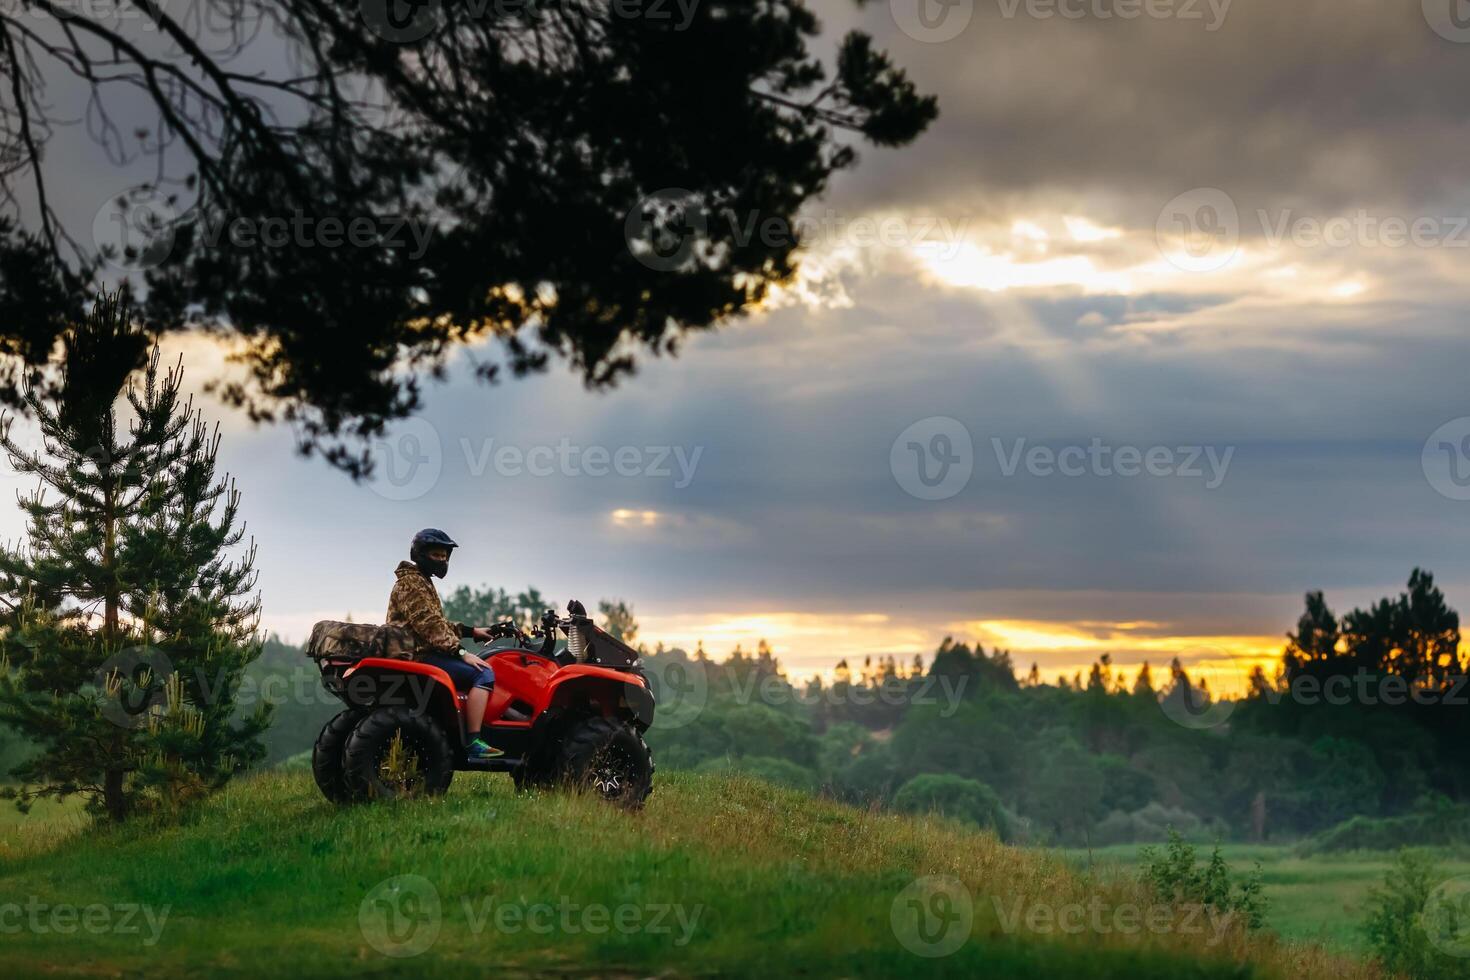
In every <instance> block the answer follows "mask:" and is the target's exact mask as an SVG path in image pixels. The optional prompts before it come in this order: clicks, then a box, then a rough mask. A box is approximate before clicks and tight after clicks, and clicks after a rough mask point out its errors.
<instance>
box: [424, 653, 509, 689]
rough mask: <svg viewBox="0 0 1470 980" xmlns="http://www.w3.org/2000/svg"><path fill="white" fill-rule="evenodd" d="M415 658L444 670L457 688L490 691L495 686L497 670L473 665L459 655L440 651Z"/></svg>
mask: <svg viewBox="0 0 1470 980" xmlns="http://www.w3.org/2000/svg"><path fill="white" fill-rule="evenodd" d="M414 659H416V660H419V661H422V662H423V663H426V664H432V665H433V666H435V667H438V668H439V669H440V670H442V671H444V673H446V674H448V675H449V679H450V680H451V681H453V682H454V687H455V689H456V690H459V691H468V690H470V689H471V688H475V687H483V688H484V689H485V690H487V691H488V690H490V689H491V688H492V687H494V686H495V671H494V670H492V669H491V668H489V667H471V666H470V665H469V664H467V663H465V662H464V661H463V660H461V659H459V658H458V657H446V656H444V655H442V654H438V653H428V654H420V655H419V656H418V657H416V658H414Z"/></svg>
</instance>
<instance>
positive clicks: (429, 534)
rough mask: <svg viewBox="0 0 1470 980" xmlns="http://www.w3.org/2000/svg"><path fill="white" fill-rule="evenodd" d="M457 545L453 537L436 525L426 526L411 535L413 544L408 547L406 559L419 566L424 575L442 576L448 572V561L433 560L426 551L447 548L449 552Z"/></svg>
mask: <svg viewBox="0 0 1470 980" xmlns="http://www.w3.org/2000/svg"><path fill="white" fill-rule="evenodd" d="M458 547H459V545H458V544H456V543H455V541H454V539H453V538H451V537H450V536H449V535H447V534H445V533H444V532H443V531H441V530H439V529H438V528H437V527H426V528H424V529H423V530H422V531H420V532H419V533H418V534H415V535H414V536H413V544H412V545H411V546H410V547H409V549H408V559H409V561H411V562H413V563H414V564H415V565H417V566H418V567H419V571H421V572H423V573H424V574H425V575H433V576H434V577H436V578H443V577H444V576H445V575H447V574H448V573H449V562H447V561H435V560H433V559H432V558H430V557H429V556H428V555H427V554H426V552H427V551H428V550H429V549H430V548H448V549H449V550H450V551H451V552H452V551H454V549H455V548H458Z"/></svg>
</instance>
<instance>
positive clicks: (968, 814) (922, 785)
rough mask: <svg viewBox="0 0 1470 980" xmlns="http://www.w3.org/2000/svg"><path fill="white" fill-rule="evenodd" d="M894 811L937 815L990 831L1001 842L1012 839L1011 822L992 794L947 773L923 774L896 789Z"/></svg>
mask: <svg viewBox="0 0 1470 980" xmlns="http://www.w3.org/2000/svg"><path fill="white" fill-rule="evenodd" d="M893 808H894V809H895V810H900V811H902V812H904V813H938V814H940V815H942V816H946V817H950V818H952V819H955V820H960V821H963V822H965V823H970V824H974V825H976V826H978V827H985V828H987V829H989V830H993V831H995V832H996V834H998V835H999V836H1000V838H1001V839H1002V840H1009V839H1010V838H1011V836H1012V830H1013V828H1012V820H1011V817H1010V815H1009V814H1008V813H1007V812H1006V809H1005V807H1004V806H1002V805H1001V802H1000V797H998V796H996V795H995V790H993V789H991V788H990V787H989V786H986V785H985V784H984V783H982V782H980V781H978V780H975V779H965V778H964V777H962V776H952V775H949V774H948V773H924V774H922V775H919V776H915V777H914V778H913V779H910V780H909V781H908V782H906V783H904V784H903V785H902V786H900V787H899V790H898V792H897V793H896V794H894V797H893Z"/></svg>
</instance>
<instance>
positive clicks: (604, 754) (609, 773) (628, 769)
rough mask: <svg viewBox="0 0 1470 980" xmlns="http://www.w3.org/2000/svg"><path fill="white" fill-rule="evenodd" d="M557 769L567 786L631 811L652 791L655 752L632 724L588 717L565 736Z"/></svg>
mask: <svg viewBox="0 0 1470 980" xmlns="http://www.w3.org/2000/svg"><path fill="white" fill-rule="evenodd" d="M558 762H559V764H558V767H557V769H558V772H559V773H560V775H561V778H562V780H563V781H564V782H566V783H567V784H568V785H570V786H572V787H573V788H575V789H579V790H583V791H585V792H588V793H596V794H597V795H598V796H600V797H602V798H603V799H605V800H607V801H608V802H610V803H614V804H616V805H618V806H621V807H624V808H626V809H629V810H636V809H638V808H639V807H641V806H643V803H644V801H646V800H647V799H648V794H650V793H652V792H653V753H652V752H650V751H649V749H648V744H647V743H646V742H644V741H643V736H641V735H639V734H638V732H637V731H635V730H634V729H633V727H632V726H630V725H628V724H627V723H626V722H623V721H615V720H613V719H610V718H601V717H596V718H587V719H584V720H582V721H579V722H577V723H576V724H574V725H573V726H572V727H571V729H570V730H568V731H567V733H566V736H565V737H564V738H563V739H562V743H561V753H560V759H559V760H558Z"/></svg>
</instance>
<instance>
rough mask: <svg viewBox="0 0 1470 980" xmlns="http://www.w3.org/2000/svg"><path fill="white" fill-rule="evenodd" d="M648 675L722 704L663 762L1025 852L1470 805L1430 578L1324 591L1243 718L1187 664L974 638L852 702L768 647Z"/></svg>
mask: <svg viewBox="0 0 1470 980" xmlns="http://www.w3.org/2000/svg"><path fill="white" fill-rule="evenodd" d="M647 659H648V663H649V665H650V670H651V672H652V673H653V674H654V676H655V677H666V676H667V677H673V678H674V679H675V681H676V683H670V684H668V685H666V686H667V687H668V688H669V689H670V690H669V693H670V694H672V695H675V697H674V699H673V703H674V704H675V706H676V710H677V705H678V699H679V697H680V696H682V697H683V698H684V700H685V701H688V702H693V701H696V700H702V702H703V704H702V707H700V709H699V710H687V708H686V709H685V710H683V712H682V713H683V714H684V715H685V716H686V720H684V723H682V724H680V725H678V726H676V727H662V726H655V729H654V731H653V732H652V734H651V736H650V743H651V744H652V745H653V747H654V750H655V752H656V754H657V756H658V758H659V760H660V762H661V763H662V764H667V765H670V766H675V767H686V768H694V769H704V770H711V769H722V768H739V769H746V770H750V771H753V772H757V773H760V774H762V775H765V776H768V777H770V778H773V779H778V780H781V781H783V782H788V783H791V784H794V785H800V786H805V787H808V788H813V789H822V790H825V791H827V792H830V793H832V794H834V795H836V796H839V797H842V798H845V799H849V800H852V801H855V802H865V801H874V800H876V801H880V802H883V803H886V804H889V805H892V806H896V807H898V808H900V809H926V810H927V809H939V810H943V811H945V812H948V813H951V814H952V815H954V816H956V817H958V818H960V819H967V820H972V821H974V822H977V823H981V824H985V825H989V826H993V827H995V828H996V829H997V830H999V831H1000V832H1001V833H1002V834H1003V835H1004V836H1007V837H1011V838H1026V839H1031V840H1038V841H1049V842H1055V843H1064V844H1083V843H1092V844H1107V843H1117V842H1125V841H1143V840H1159V839H1162V838H1163V837H1164V836H1165V835H1166V833H1167V830H1168V828H1170V827H1173V828H1176V829H1178V830H1179V831H1180V832H1181V833H1182V834H1184V836H1185V837H1194V838H1197V839H1207V838H1213V837H1216V836H1224V837H1228V838H1231V839H1240V840H1265V839H1290V838H1297V837H1302V836H1305V835H1309V834H1313V833H1317V832H1319V831H1323V830H1326V829H1327V828H1331V827H1333V826H1335V825H1337V824H1339V823H1341V822H1343V821H1345V820H1348V819H1349V818H1352V817H1355V816H1362V817H1395V816H1406V815H1412V814H1416V813H1425V812H1434V811H1435V810H1437V809H1442V808H1443V807H1444V805H1445V802H1446V801H1447V800H1448V801H1463V800H1464V799H1465V797H1466V790H1467V785H1466V777H1467V768H1466V765H1465V763H1464V761H1463V760H1464V755H1465V753H1464V750H1463V746H1464V745H1465V744H1466V742H1465V738H1464V736H1465V735H1466V734H1467V732H1466V727H1467V722H1466V716H1467V715H1466V711H1465V710H1464V700H1465V697H1466V692H1465V691H1463V690H1462V688H1463V681H1464V664H1463V663H1462V661H1461V658H1460V654H1459V621H1458V616H1457V615H1456V614H1455V612H1454V611H1453V610H1451V609H1449V608H1448V606H1447V605H1446V604H1445V602H1444V596H1443V594H1442V593H1441V592H1440V591H1439V589H1437V588H1436V587H1435V586H1434V583H1433V578H1432V576H1430V575H1429V574H1428V573H1426V572H1422V571H1419V570H1415V571H1414V573H1413V575H1412V576H1411V577H1410V580H1409V587H1408V590H1407V591H1406V592H1405V593H1403V594H1402V595H1400V596H1398V597H1395V598H1387V599H1384V600H1382V601H1381V602H1378V603H1375V604H1374V605H1373V606H1371V607H1369V608H1368V609H1366V610H1354V611H1353V612H1352V613H1349V614H1348V615H1346V616H1344V617H1343V618H1342V619H1341V620H1340V621H1339V620H1338V619H1337V617H1336V616H1335V615H1333V614H1332V613H1331V611H1330V610H1329V609H1328V607H1327V605H1326V603H1325V601H1324V600H1323V597H1322V595H1321V594H1320V593H1312V594H1311V595H1309V596H1308V597H1307V609H1306V612H1305V613H1304V614H1303V616H1302V620H1301V622H1300V623H1299V624H1298V627H1297V630H1296V632H1294V633H1291V634H1289V636H1288V643H1287V644H1286V648H1285V650H1284V653H1283V658H1282V661H1281V664H1280V667H1279V670H1278V671H1277V672H1276V673H1275V674H1274V676H1268V675H1267V673H1266V672H1264V671H1260V670H1257V671H1256V672H1255V673H1254V675H1253V676H1252V678H1251V690H1250V693H1249V694H1248V695H1247V696H1246V697H1244V698H1242V699H1240V700H1237V701H1214V700H1212V698H1211V695H1210V693H1209V691H1208V689H1207V688H1206V686H1205V685H1204V682H1203V681H1200V680H1196V679H1191V678H1190V676H1189V674H1188V671H1187V669H1186V668H1185V667H1183V666H1181V665H1180V664H1179V663H1178V662H1177V661H1176V662H1175V663H1174V664H1172V665H1171V667H1170V669H1169V671H1168V673H1167V676H1165V677H1164V678H1163V679H1162V683H1158V684H1156V681H1155V678H1154V675H1153V671H1152V670H1151V669H1150V668H1149V667H1148V666H1147V665H1145V666H1144V667H1143V668H1142V669H1141V670H1139V671H1138V672H1137V673H1135V674H1132V675H1131V676H1125V675H1124V674H1122V673H1121V672H1119V671H1118V670H1116V669H1115V668H1114V666H1113V665H1112V664H1111V663H1110V661H1109V658H1108V657H1106V656H1104V657H1102V658H1101V659H1100V660H1099V661H1098V662H1097V663H1095V664H1093V666H1092V668H1091V671H1090V672H1089V673H1088V674H1087V675H1085V676H1079V677H1077V678H1076V679H1075V680H1073V681H1070V682H1069V681H1062V682H1060V683H1057V684H1047V683H1042V682H1041V680H1040V677H1039V675H1038V672H1037V671H1036V670H1035V669H1034V668H1033V670H1032V671H1031V672H1030V673H1029V674H1028V675H1027V676H1026V677H1024V678H1021V677H1018V676H1017V674H1016V670H1015V667H1014V665H1013V663H1012V661H1011V658H1010V656H1009V655H1008V654H1007V653H1006V652H1004V651H989V652H987V651H985V650H984V649H982V648H980V647H979V646H978V645H977V646H975V647H971V646H969V645H968V644H965V643H963V642H955V641H953V640H952V639H946V640H945V641H944V643H943V644H942V645H941V646H940V647H939V649H938V650H937V651H936V652H935V655H934V656H933V658H932V659H931V661H930V663H929V666H928V667H927V669H925V668H923V667H922V666H921V665H917V664H915V665H910V666H902V665H900V664H899V663H897V661H896V659H895V658H884V659H881V660H878V661H867V662H865V663H864V664H863V665H862V666H861V667H860V668H858V669H857V670H855V671H854V670H851V669H849V665H846V664H842V665H839V668H838V670H837V671H836V672H835V680H834V681H833V682H832V683H830V684H827V683H824V682H823V681H822V680H820V679H813V680H811V681H808V682H805V683H802V684H792V683H791V682H790V681H789V680H788V679H787V678H786V676H785V673H784V671H783V670H782V668H781V666H780V664H779V662H778V660H777V658H776V657H775V655H774V654H773V653H772V651H770V649H769V648H767V647H765V646H764V645H763V646H762V647H761V649H759V650H757V651H756V653H755V654H753V655H751V654H746V653H744V652H741V651H739V650H737V651H736V652H735V653H734V654H732V655H731V656H730V657H729V658H728V659H726V660H724V661H722V662H715V661H714V660H711V659H710V658H708V657H707V656H704V655H703V653H702V652H696V654H695V655H693V656H688V655H685V654H682V653H680V652H677V651H657V650H656V651H654V652H653V653H652V654H650V655H649V657H648V658H647ZM1395 692H1397V696H1395ZM663 700H665V701H668V700H669V698H668V697H666V698H664V699H663ZM1457 705H1459V707H1458V708H1457V707H1456V706H1457ZM661 710H665V709H664V708H661Z"/></svg>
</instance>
